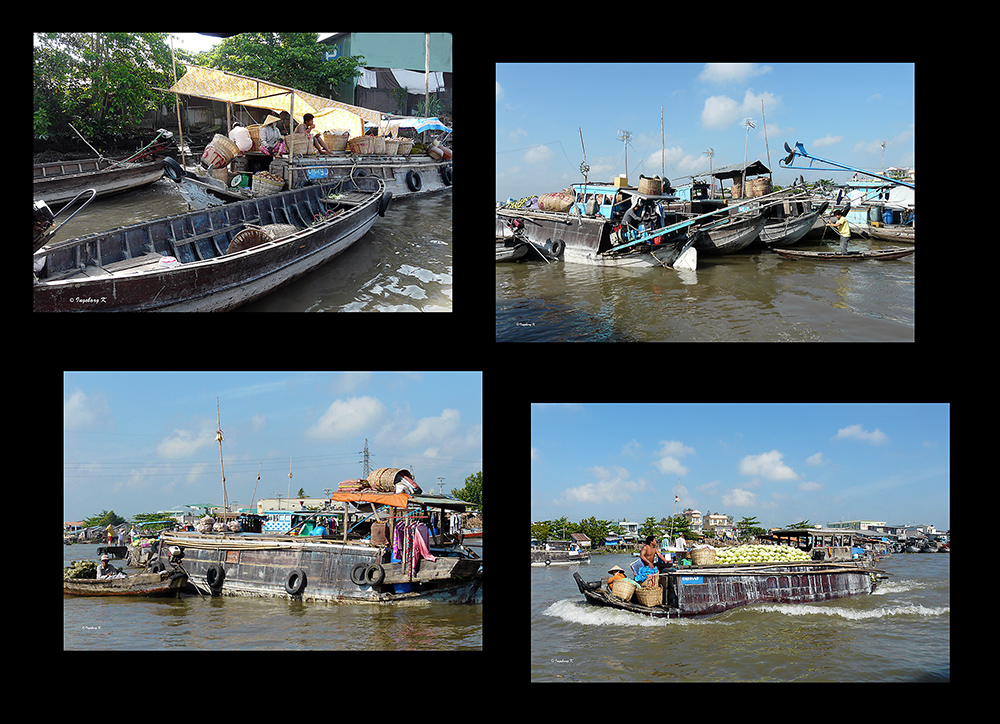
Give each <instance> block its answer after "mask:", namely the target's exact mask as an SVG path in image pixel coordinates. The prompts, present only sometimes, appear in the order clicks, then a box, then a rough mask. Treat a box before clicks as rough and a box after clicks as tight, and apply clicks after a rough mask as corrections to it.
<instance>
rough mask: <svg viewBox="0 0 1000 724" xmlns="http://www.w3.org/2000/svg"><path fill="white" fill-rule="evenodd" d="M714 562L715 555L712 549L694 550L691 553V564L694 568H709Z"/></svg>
mask: <svg viewBox="0 0 1000 724" xmlns="http://www.w3.org/2000/svg"><path fill="white" fill-rule="evenodd" d="M715 561H716V554H715V550H714V549H712V548H695V549H694V550H693V551H691V562H692V563H694V564H695V565H696V566H710V565H712V564H713V563H715Z"/></svg>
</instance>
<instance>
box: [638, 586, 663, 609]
mask: <svg viewBox="0 0 1000 724" xmlns="http://www.w3.org/2000/svg"><path fill="white" fill-rule="evenodd" d="M635 598H636V600H637V601H639V603H641V604H642V605H643V606H659V605H660V604H661V603H663V589H662V588H637V589H636V591H635Z"/></svg>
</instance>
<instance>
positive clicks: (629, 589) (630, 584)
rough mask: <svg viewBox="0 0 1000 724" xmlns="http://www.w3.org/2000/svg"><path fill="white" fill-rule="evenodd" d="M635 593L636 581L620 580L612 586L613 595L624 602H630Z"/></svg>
mask: <svg viewBox="0 0 1000 724" xmlns="http://www.w3.org/2000/svg"><path fill="white" fill-rule="evenodd" d="M634 593H635V581H632V580H629V579H628V578H619V579H618V580H617V581H615V582H614V583H613V584H612V585H611V595H613V596H617V597H618V598H620V599H621V600H623V601H628V600H629V599H631V598H632V594H634Z"/></svg>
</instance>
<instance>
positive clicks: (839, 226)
mask: <svg viewBox="0 0 1000 724" xmlns="http://www.w3.org/2000/svg"><path fill="white" fill-rule="evenodd" d="M833 215H834V216H836V217H838V218H837V220H836V221H830V222H827V224H826V225H827V226H832V227H833V228H835V229H836V230H837V233H838V234H840V253H841V254H846V253H847V240H848V239H849V238H851V226H850V224H849V223H848V222H847V216H845V215H844V212H843V211H834V212H833Z"/></svg>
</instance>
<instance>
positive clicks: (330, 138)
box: [323, 131, 350, 151]
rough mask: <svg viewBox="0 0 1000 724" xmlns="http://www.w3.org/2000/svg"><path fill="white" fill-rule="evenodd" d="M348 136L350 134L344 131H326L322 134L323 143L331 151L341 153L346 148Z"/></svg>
mask: <svg viewBox="0 0 1000 724" xmlns="http://www.w3.org/2000/svg"><path fill="white" fill-rule="evenodd" d="M349 136H350V133H348V132H346V131H345V132H344V133H330V132H329V131H327V132H326V133H324V134H323V143H324V144H326V147H327V148H329V149H330V150H331V151H343V150H344V149H345V148H347V139H348V137H349Z"/></svg>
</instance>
